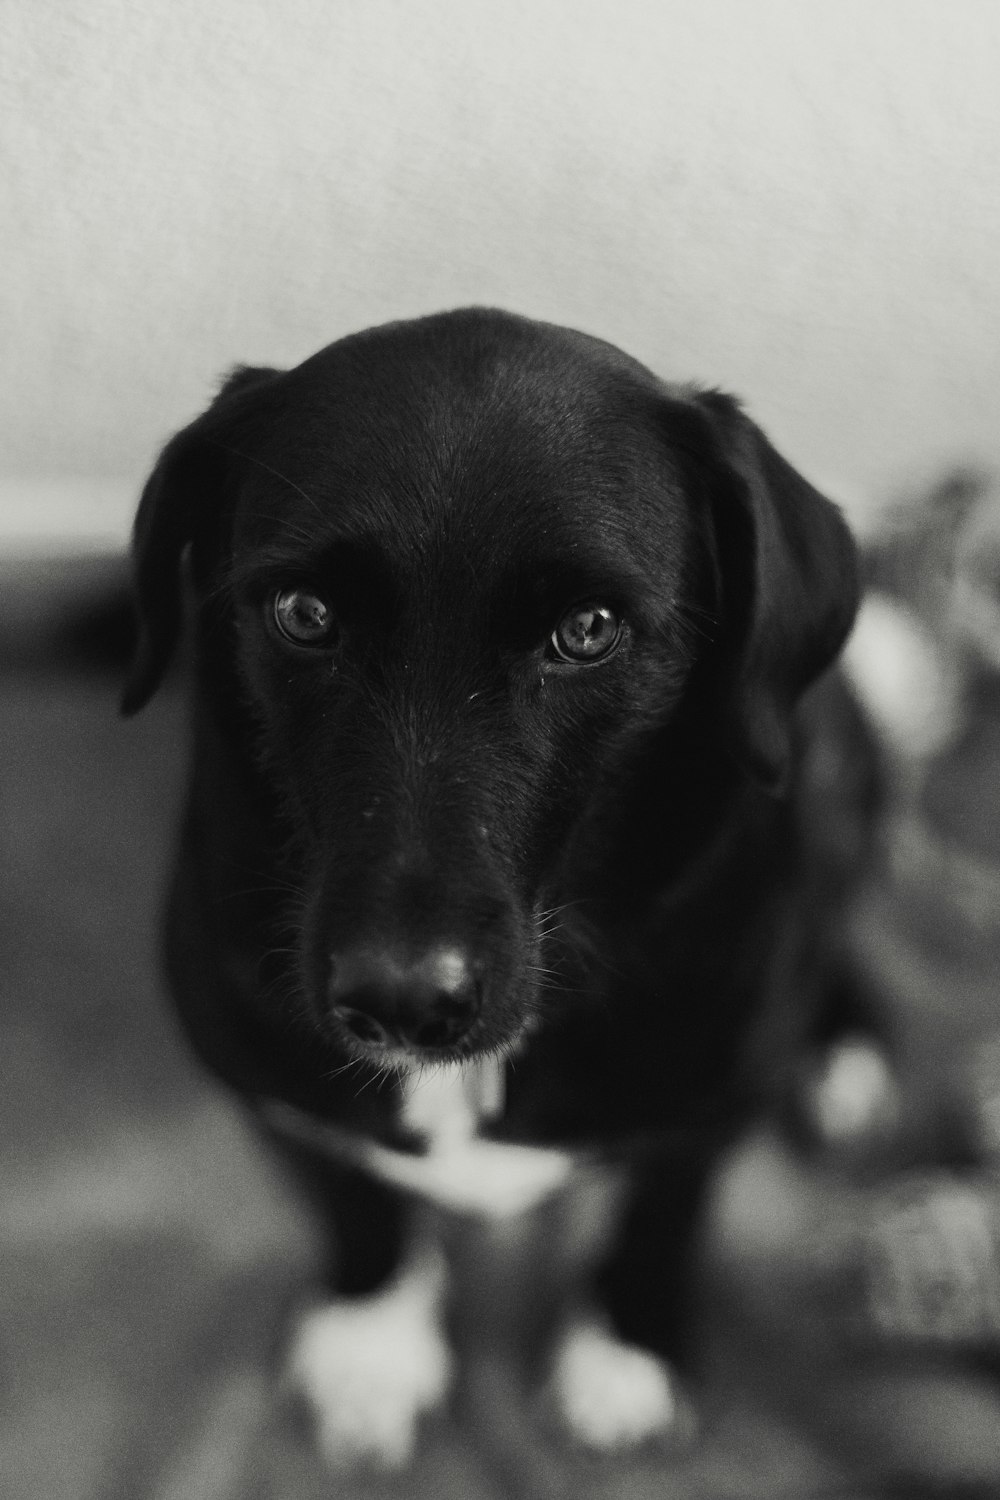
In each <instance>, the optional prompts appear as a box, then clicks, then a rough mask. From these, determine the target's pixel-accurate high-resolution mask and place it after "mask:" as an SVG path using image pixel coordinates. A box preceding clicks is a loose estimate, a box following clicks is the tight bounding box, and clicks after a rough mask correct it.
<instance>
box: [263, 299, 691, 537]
mask: <svg viewBox="0 0 1000 1500" xmlns="http://www.w3.org/2000/svg"><path fill="white" fill-rule="evenodd" d="M453 316H454V315H453ZM428 325H433V326H428ZM661 406H662V390H661V388H660V387H659V385H658V384H657V382H656V381H655V379H654V377H653V376H651V375H650V374H649V373H648V372H647V371H645V370H643V367H642V366H640V365H637V364H635V363H634V362H633V361H631V360H629V359H628V358H627V357H626V356H624V355H621V354H620V353H619V352H618V351H617V350H614V349H612V348H611V347H610V346H607V345H602V344H600V343H599V341H597V340H590V339H586V338H584V337H583V336H580V335H574V334H571V333H568V332H566V331H564V330H550V329H548V327H547V326H546V325H536V324H530V323H524V322H523V320H510V319H506V318H499V317H497V318H496V319H495V320H494V319H491V318H489V317H487V318H486V319H485V321H484V319H483V315H479V316H478V317H477V318H476V319H474V320H473V321H472V322H471V324H468V323H462V322H461V320H459V322H458V323H457V324H455V323H454V322H449V320H447V319H443V320H435V319H427V320H421V321H420V322H417V323H413V324H404V325H400V326H399V328H398V329H397V330H393V329H392V328H390V329H387V330H376V331H375V333H374V334H372V335H363V336H360V337H357V338H352V339H347V340H344V341H342V342H341V343H338V344H334V345H331V346H330V347H329V348H328V349H325V350H323V351H321V352H320V353H319V354H318V355H316V356H314V357H313V358H312V359H310V360H308V361H306V362H305V364H303V365H301V366H299V367H298V368H297V369H295V370H293V371H291V372H289V373H288V374H287V375H285V376H282V377H280V379H279V381H278V382H277V383H276V388H275V389H272V390H269V391H265V392H263V393H262V394H261V397H260V400H259V409H258V412H257V416H256V420H254V421H253V422H252V423H251V424H249V425H248V428H247V431H246V433H245V435H243V436H242V438H241V443H240V447H241V451H242V452H244V453H245V454H246V456H247V457H248V458H249V459H250V464H249V466H248V468H247V470H246V473H245V484H244V487H243V488H244V500H243V513H242V516H241V517H239V518H238V520H239V525H238V532H239V533H240V534H242V536H243V537H244V538H245V539H246V540H247V541H248V542H250V543H251V544H256V543H258V542H260V541H261V540H266V541H268V542H273V541H274V540H275V539H281V538H283V537H288V538H291V537H293V536H296V537H298V538H300V539H303V538H308V539H310V541H311V542H312V543H313V544H314V545H316V546H317V547H322V546H325V545H330V544H333V543H335V542H337V541H338V540H345V539H346V540H350V541H353V542H358V543H361V544H362V545H366V546H371V547H374V548H377V549H388V550H389V551H390V552H391V551H393V550H396V551H398V552H401V553H402V554H405V556H406V557H407V558H411V559H412V558H414V557H415V556H417V555H418V554H419V555H427V554H429V553H430V552H434V553H435V554H436V555H437V556H438V557H441V556H443V555H444V553H445V552H447V551H448V550H449V549H454V548H460V549H461V550H462V551H463V553H464V554H465V555H466V556H468V557H472V556H474V555H475V554H478V553H482V554H483V556H484V558H485V557H489V558H491V559H493V560H496V559H497V558H498V557H500V556H504V557H510V558H514V557H516V556H518V555H528V556H530V555H532V554H541V553H553V552H554V553H565V551H566V549H567V548H573V547H579V546H581V545H583V544H584V542H585V541H588V542H589V544H590V545H591V546H592V548H593V549H599V548H600V547H601V546H602V545H605V546H609V547H611V548H612V549H615V550H616V549H619V548H624V549H625V550H627V551H628V552H629V553H630V554H631V555H634V554H636V553H637V552H643V551H646V550H649V549H653V551H654V552H656V553H659V552H662V551H663V549H664V548H667V549H668V550H669V549H670V547H671V545H672V544H674V543H676V540H677V536H676V533H677V532H678V531H679V529H680V528H681V527H682V526H683V524H684V511H685V506H684V503H683V496H682V492H683V485H682V482H681V480H680V476H679V471H678V468H677V466H676V464H674V463H672V462H671V452H670V444H669V441H668V436H667V432H666V424H665V422H664V421H663V420H662V411H661Z"/></svg>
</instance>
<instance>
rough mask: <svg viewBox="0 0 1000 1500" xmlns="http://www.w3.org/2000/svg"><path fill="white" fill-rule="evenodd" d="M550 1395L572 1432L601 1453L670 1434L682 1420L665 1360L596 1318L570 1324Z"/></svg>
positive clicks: (557, 1359) (585, 1444) (673, 1384)
mask: <svg viewBox="0 0 1000 1500" xmlns="http://www.w3.org/2000/svg"><path fill="white" fill-rule="evenodd" d="M547 1395H548V1399H549V1401H550V1402H552V1403H553V1404H554V1405H555V1409H556V1413H557V1416H558V1418H559V1420H560V1422H561V1423H562V1425H563V1426H564V1427H565V1428H566V1429H567V1431H568V1432H569V1434H570V1435H571V1436H572V1437H573V1438H574V1439H575V1440H576V1441H577V1442H578V1443H580V1444H582V1445H583V1446H584V1447H586V1448H590V1449H592V1450H594V1451H597V1452H613V1451H615V1450H618V1449H622V1448H635V1447H638V1446H639V1445H640V1444H642V1443H646V1442H649V1441H650V1440H652V1439H657V1438H666V1437H671V1438H672V1437H674V1436H676V1434H677V1432H678V1428H679V1426H680V1425H681V1424H680V1417H681V1407H680V1404H679V1402H678V1398H677V1392H676V1387H675V1383H674V1380H673V1378H672V1376H671V1375H670V1373H669V1371H668V1369H667V1367H666V1366H665V1365H664V1364H663V1362H662V1360H659V1359H657V1358H656V1356H655V1355H654V1354H650V1353H649V1352H648V1351H647V1350H645V1349H640V1348H638V1347H637V1346H636V1345H634V1344H625V1343H622V1341H621V1340H620V1339H618V1338H616V1337H615V1336H614V1334H612V1333H611V1332H610V1331H609V1330H608V1329H606V1328H605V1327H603V1326H602V1325H601V1324H600V1323H598V1322H597V1321H596V1320H586V1321H584V1320H581V1321H579V1322H575V1323H573V1324H572V1325H571V1326H570V1327H569V1328H568V1329H567V1331H566V1333H565V1334H564V1336H563V1338H562V1340H561V1342H560V1345H559V1348H558V1350H557V1353H556V1358H555V1363H554V1366H553V1371H552V1376H551V1380H550V1382H549V1387H548V1391H547Z"/></svg>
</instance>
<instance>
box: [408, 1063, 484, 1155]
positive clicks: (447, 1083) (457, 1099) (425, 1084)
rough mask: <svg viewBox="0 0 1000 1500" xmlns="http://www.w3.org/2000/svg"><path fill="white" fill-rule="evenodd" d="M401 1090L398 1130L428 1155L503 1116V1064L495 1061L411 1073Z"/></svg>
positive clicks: (437, 1065) (439, 1066)
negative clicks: (411, 1135)
mask: <svg viewBox="0 0 1000 1500" xmlns="http://www.w3.org/2000/svg"><path fill="white" fill-rule="evenodd" d="M400 1086H401V1089H402V1096H403V1098H402V1121H403V1124H404V1125H406V1126H407V1127H408V1128H409V1129H410V1130H412V1131H414V1132H415V1133H416V1134H417V1135H420V1136H423V1137H424V1139H425V1140H426V1141H427V1144H428V1146H429V1147H430V1149H431V1150H434V1149H435V1148H437V1147H439V1146H445V1145H449V1144H452V1143H454V1142H457V1141H467V1140H469V1139H470V1138H471V1137H472V1136H474V1135H475V1134H476V1132H477V1131H478V1130H479V1129H480V1127H481V1126H482V1125H484V1124H485V1123H487V1122H488V1121H489V1120H492V1119H495V1118H496V1117H497V1116H498V1115H500V1114H502V1113H503V1107H504V1087H505V1085H504V1064H503V1062H502V1061H501V1060H500V1059H499V1058H496V1057H477V1058H471V1059H470V1060H469V1061H468V1062H458V1063H434V1064H431V1065H429V1066H427V1067H422V1068H411V1069H410V1070H409V1071H407V1072H406V1073H404V1074H403V1076H402V1078H401V1080H400Z"/></svg>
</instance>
